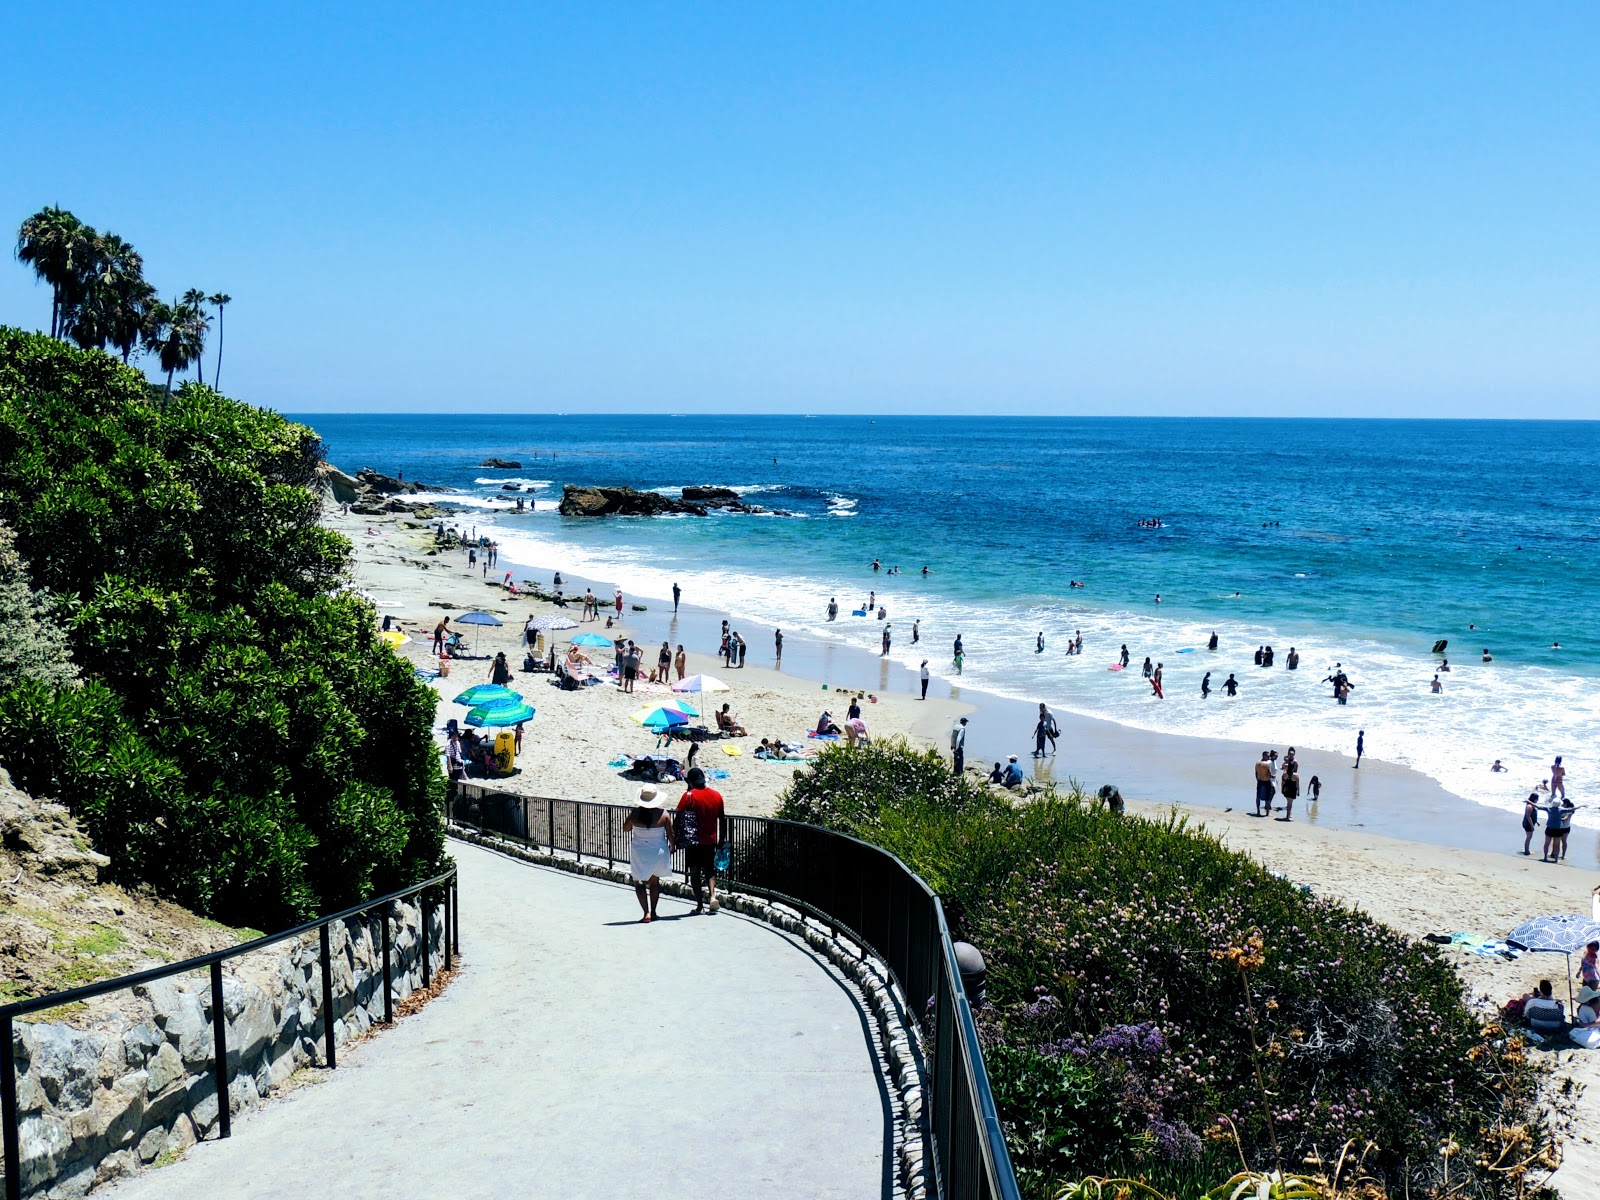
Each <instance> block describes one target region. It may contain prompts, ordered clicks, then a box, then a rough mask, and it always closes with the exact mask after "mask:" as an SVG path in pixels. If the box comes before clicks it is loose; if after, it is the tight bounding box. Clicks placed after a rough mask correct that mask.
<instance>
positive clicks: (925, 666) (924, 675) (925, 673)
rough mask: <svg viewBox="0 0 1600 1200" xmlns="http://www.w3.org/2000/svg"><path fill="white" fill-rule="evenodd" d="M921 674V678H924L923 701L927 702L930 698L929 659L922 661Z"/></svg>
mask: <svg viewBox="0 0 1600 1200" xmlns="http://www.w3.org/2000/svg"><path fill="white" fill-rule="evenodd" d="M919 674H920V675H921V678H922V699H924V700H926V699H927V698H928V660H927V659H923V660H922V670H921V671H920V672H919Z"/></svg>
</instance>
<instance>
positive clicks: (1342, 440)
mask: <svg viewBox="0 0 1600 1200" xmlns="http://www.w3.org/2000/svg"><path fill="white" fill-rule="evenodd" d="M301 419H303V420H305V421H307V423H309V424H311V425H313V426H314V427H316V428H317V429H318V430H319V431H320V432H321V434H322V436H323V438H324V439H325V441H326V443H327V453H328V457H329V458H330V460H331V461H333V462H335V463H336V464H338V465H339V466H340V467H342V468H343V469H345V470H347V471H350V472H352V473H353V472H354V471H355V470H357V469H358V468H361V467H365V466H370V467H373V468H375V469H377V470H380V471H384V472H386V473H391V474H392V473H394V472H395V471H403V472H404V474H405V477H406V478H407V479H413V480H421V481H424V482H426V483H429V484H436V485H440V486H442V487H448V488H453V489H458V490H457V491H456V492H452V493H449V494H440V496H439V497H438V498H439V499H448V500H451V501H454V502H456V503H458V504H461V505H463V506H464V512H463V514H462V516H461V518H460V520H461V522H462V523H464V524H466V525H473V526H476V527H477V529H478V530H479V531H480V532H487V533H490V535H491V536H493V537H495V538H496V539H497V540H499V541H500V542H501V543H502V546H503V550H502V553H503V555H504V557H505V558H506V559H508V560H509V561H510V562H514V563H520V564H537V565H538V566H540V567H543V568H545V569H546V570H548V569H551V568H554V569H559V570H562V571H565V572H568V573H571V574H576V575H581V576H584V577H588V578H595V579H601V580H615V581H617V582H618V583H619V584H620V585H621V586H622V587H623V588H624V590H625V591H626V592H627V593H629V594H630V595H637V596H646V597H649V596H653V597H664V596H667V595H669V594H670V592H671V586H672V583H673V582H674V581H677V582H678V583H679V584H680V585H681V586H682V587H683V589H684V598H685V600H686V601H687V602H690V603H694V604H698V605H704V606H707V607H712V608H720V609H722V610H724V611H726V612H728V613H729V614H730V615H731V617H732V619H733V621H734V624H735V627H736V628H737V625H738V621H739V620H740V619H744V620H756V621H762V622H766V623H769V624H774V625H779V626H782V627H783V629H784V630H785V632H786V633H787V634H789V635H791V636H793V635H797V634H798V635H809V636H813V637H816V638H819V639H831V640H835V641H838V642H841V643H847V644H850V645H854V646H859V647H861V648H864V649H868V650H871V651H873V652H876V651H877V650H878V648H879V638H880V634H881V628H882V627H881V625H880V623H879V622H878V621H877V620H876V619H873V618H857V617H852V616H850V615H849V614H850V612H851V610H853V609H855V608H858V607H860V606H861V604H862V602H863V601H865V600H866V599H867V598H868V595H869V593H872V592H876V596H877V599H878V602H879V603H881V604H883V605H884V606H885V607H886V608H887V609H888V620H889V622H890V624H891V627H892V633H893V638H894V641H893V647H892V657H893V658H894V659H895V660H896V661H898V662H900V663H903V664H906V665H908V666H912V667H915V666H916V665H917V664H918V663H920V661H921V660H922V659H923V658H927V659H928V660H929V666H930V669H931V670H933V671H934V672H935V673H936V674H940V675H949V674H951V673H952V670H953V666H952V661H951V645H952V641H953V639H954V637H955V636H956V635H957V634H958V633H959V634H961V635H962V637H963V640H964V645H965V649H966V661H965V669H964V674H963V679H962V683H963V684H964V685H968V686H973V687H980V688H984V689H987V690H991V691H994V692H998V693H1001V694H1004V695H1008V696H1013V697H1017V698H1021V699H1026V700H1044V701H1047V702H1049V703H1050V704H1051V705H1052V706H1053V707H1055V708H1058V709H1066V710H1070V711H1074V712H1079V713H1083V714H1087V715H1091V716H1097V717H1103V718H1107V719H1110V720H1113V721H1117V722H1121V723H1123V724H1127V725H1131V726H1137V727H1140V728H1145V729H1150V730H1158V731H1171V732H1180V733H1191V734H1200V735H1205V736H1214V737H1225V738H1236V739H1241V740H1244V741H1249V742H1258V743H1261V744H1276V745H1296V746H1301V747H1305V746H1312V747H1316V748H1319V749H1324V750H1334V751H1343V752H1347V753H1348V752H1350V751H1351V750H1352V748H1353V746H1354V743H1355V738H1356V733H1357V730H1365V732H1366V740H1367V750H1368V753H1369V754H1371V755H1373V756H1374V757H1377V758H1380V759H1385V760H1388V761H1392V762H1398V763H1402V764H1405V765H1407V766H1411V767H1413V768H1415V769H1417V770H1419V771H1421V772H1423V773H1425V774H1427V775H1429V776H1431V777H1433V778H1435V779H1437V780H1438V781H1439V782H1440V783H1441V784H1443V785H1444V786H1445V787H1446V788H1447V789H1448V790H1450V791H1452V792H1454V793H1456V794H1458V795H1460V796H1463V797H1465V798H1467V799H1470V800H1474V801H1477V802H1479V803H1482V804H1486V805H1491V806H1494V807H1496V808H1501V809H1505V810H1507V811H1514V810H1517V809H1518V808H1519V807H1520V801H1521V797H1522V796H1524V795H1526V793H1527V790H1528V788H1529V786H1530V785H1531V784H1533V783H1535V782H1537V781H1538V780H1539V779H1542V778H1544V777H1545V775H1546V774H1547V767H1548V764H1549V763H1550V761H1551V759H1552V757H1553V756H1554V755H1556V754H1563V755H1565V756H1566V758H1567V763H1568V766H1569V769H1570V770H1571V772H1572V775H1571V779H1570V783H1571V790H1572V792H1573V795H1574V798H1575V799H1577V800H1578V801H1579V802H1580V803H1582V802H1583V800H1584V798H1585V796H1587V795H1590V794H1592V792H1591V788H1590V781H1591V780H1593V779H1594V778H1595V777H1596V776H1595V772H1596V770H1597V765H1596V762H1595V754H1596V747H1597V743H1600V686H1597V685H1600V632H1597V631H1596V628H1595V613H1596V610H1597V607H1600V606H1597V603H1596V594H1597V586H1600V482H1597V481H1600V423H1560V422H1529V421H1498V422H1467V421H1462V422H1423V421H1327V420H1317V421H1310V420H1306V421H1302V420H1281V421H1278V420H1169V419H1137V418H1130V419H1090V418H1083V419H1080V418H1059V419H1054V418H1039V419H1026V418H994V419H991V418H984V417H960V418H905V417H897V418H890V417H880V418H877V419H870V418H866V417H861V418H839V417H817V418H809V417H787V416H784V417H777V416H773V417H761V416H755V417H748V416H737V417H732V416H715V417H705V416H681V417H680V416H667V415H663V416H494V417H477V416H467V417H457V416H411V415H404V416H372V415H360V416H345V415H325V414H323V415H316V416H310V417H303V418H301ZM489 456H495V457H500V458H505V459H512V460H517V461H520V462H521V463H522V466H521V468H519V469H518V470H515V471H497V470H490V469H486V468H484V467H482V466H480V465H479V464H480V463H481V462H482V460H483V459H484V458H486V457H489ZM567 483H579V484H628V485H631V486H634V487H638V488H653V489H658V490H661V491H663V492H665V493H668V494H673V493H675V492H676V491H677V490H678V489H680V488H682V487H683V486H685V485H691V484H700V485H708V484H709V485H722V486H728V487H733V488H736V489H738V490H739V491H740V492H741V493H743V494H744V495H745V497H746V498H747V499H748V500H750V501H752V502H753V503H758V504H762V505H767V506H770V507H773V508H782V509H785V510H787V511H789V512H791V513H793V514H795V515H794V516H792V517H779V516H752V515H734V514H718V515H713V516H710V517H707V518H703V519H702V518H696V517H665V518H654V519H649V518H632V519H617V518H607V519H601V520H594V519H584V518H570V519H569V518H563V517H561V516H560V515H559V514H557V513H556V512H555V511H554V510H555V506H556V502H557V500H558V499H559V497H560V494H561V487H562V485H563V484H567ZM507 485H510V486H513V487H516V488H518V489H522V490H520V491H518V492H516V493H512V492H507V491H505V490H504V488H505V487H506V486H507ZM512 495H520V496H522V497H523V499H524V500H525V501H530V502H531V503H530V504H529V510H528V511H526V512H524V513H521V514H517V513H515V512H512V511H509V509H510V502H509V501H508V500H507V499H506V498H507V497H510V496H512ZM1148 518H1160V520H1161V522H1162V523H1161V526H1160V527H1159V528H1142V527H1141V526H1140V524H1139V522H1140V520H1141V519H1148ZM874 559H878V560H880V561H881V563H882V564H883V566H884V567H885V568H888V567H891V566H899V567H900V568H901V572H902V573H901V574H888V573H886V571H884V572H879V573H876V574H875V573H874V572H873V571H872V569H871V565H870V564H871V563H872V561H873V560H874ZM924 566H927V567H928V568H929V574H927V575H926V576H924V575H923V574H922V573H921V571H922V568H923V567H924ZM1073 580H1076V581H1080V582H1082V583H1084V584H1086V585H1087V586H1085V587H1083V588H1072V587H1070V586H1069V581H1073ZM544 582H548V578H545V579H544ZM1157 594H1159V595H1160V597H1161V601H1160V603H1159V604H1158V603H1156V600H1155V597H1156V596H1157ZM830 597H837V598H838V601H839V605H840V609H841V616H840V619H839V620H838V621H836V622H832V623H830V622H828V621H827V620H826V619H825V608H826V605H827V603H828V600H829V598H830ZM913 620H917V621H920V632H921V641H920V643H919V644H917V645H913V644H912V642H911V632H912V622H913ZM1077 630H1081V631H1082V633H1083V639H1084V653H1083V655H1082V657H1067V656H1066V655H1065V653H1064V651H1065V647H1066V643H1067V639H1068V638H1069V637H1070V636H1071V635H1072V634H1073V633H1074V631H1077ZM1213 630H1215V631H1216V633H1217V635H1218V638H1219V642H1220V645H1219V649H1218V651H1217V652H1215V653H1210V652H1208V651H1207V650H1206V649H1205V647H1206V643H1207V640H1208V638H1209V637H1210V634H1211V632H1212V631H1213ZM1040 632H1042V633H1043V634H1044V637H1045V650H1044V652H1043V653H1037V652H1036V649H1035V646H1036V636H1037V634H1039V633H1040ZM1440 639H1447V640H1448V643H1449V645H1448V648H1447V650H1446V651H1445V654H1444V655H1443V656H1440V655H1435V654H1432V653H1430V650H1431V647H1432V646H1433V644H1434V643H1435V642H1436V641H1437V640H1440ZM1557 643H1559V647H1560V648H1559V649H1557V648H1555V647H1556V645H1557ZM1123 644H1126V645H1127V647H1128V651H1129V653H1130V655H1131V656H1132V662H1133V666H1132V668H1131V669H1130V670H1128V671H1126V672H1113V671H1110V670H1108V667H1109V666H1110V664H1112V663H1113V662H1114V661H1116V659H1117V656H1118V653H1119V648H1120V647H1121V646H1122V645H1123ZM1265 644H1270V645H1271V646H1272V647H1273V648H1274V649H1275V650H1276V652H1277V665H1276V666H1275V667H1274V668H1272V669H1271V670H1263V669H1260V668H1257V667H1256V666H1254V664H1253V655H1254V651H1255V649H1256V647H1257V646H1259V645H1265ZM1291 646H1293V647H1295V648H1297V649H1298V651H1299V653H1300V658H1301V666H1300V669H1299V670H1298V671H1296V672H1290V671H1287V670H1285V669H1284V666H1283V662H1284V658H1285V656H1286V655H1287V653H1288V650H1289V648H1290V647H1291ZM707 649H709V648H707ZM1485 649H1488V650H1490V651H1491V652H1492V654H1493V656H1494V661H1493V662H1491V663H1484V662H1482V661H1481V656H1482V653H1483V651H1484V650H1485ZM1146 655H1149V656H1151V657H1152V658H1153V659H1155V660H1157V661H1159V662H1161V663H1162V664H1164V671H1163V675H1164V680H1165V689H1164V690H1165V694H1166V698H1165V699H1164V700H1158V699H1156V698H1155V697H1154V696H1153V694H1152V692H1151V689H1150V687H1149V686H1148V684H1147V683H1146V682H1145V681H1144V680H1143V679H1142V678H1140V675H1139V671H1138V667H1139V664H1140V663H1141V662H1142V660H1143V659H1144V657H1145V656H1146ZM1441 657H1443V658H1447V659H1448V660H1449V664H1450V668H1451V670H1450V671H1449V672H1448V673H1446V674H1443V675H1442V676H1441V679H1442V680H1443V682H1444V691H1443V693H1442V694H1437V695H1436V694H1433V693H1432V692H1431V690H1430V686H1429V685H1430V681H1431V680H1432V678H1433V676H1434V672H1435V670H1436V669H1437V668H1438V667H1439V665H1440V659H1441ZM1336 663H1342V664H1343V667H1344V669H1345V671H1346V672H1347V673H1348V675H1349V676H1350V677H1351V679H1352V681H1353V682H1354V683H1355V685H1356V686H1355V691H1354V692H1353V694H1352V696H1351V701H1350V704H1349V705H1348V706H1343V707H1341V706H1339V705H1337V704H1336V703H1335V702H1334V700H1333V698H1332V695H1331V689H1330V688H1329V686H1328V685H1326V684H1323V683H1321V682H1320V681H1321V680H1322V679H1323V678H1324V677H1326V676H1327V675H1328V674H1329V672H1330V670H1331V669H1332V668H1333V667H1334V665H1335V664H1336ZM1207 671H1209V672H1210V673H1211V677H1212V678H1211V681H1212V686H1213V688H1214V689H1219V688H1220V685H1221V683H1222V681H1223V680H1224V679H1226V678H1227V676H1228V674H1229V673H1230V672H1232V673H1234V674H1235V675H1236V677H1237V678H1238V680H1239V681H1240V685H1241V686H1240V690H1239V695H1238V697H1237V698H1236V699H1232V700H1229V699H1227V698H1225V697H1223V696H1222V695H1221V694H1220V692H1219V691H1214V692H1213V695H1212V696H1211V698H1210V699H1202V698H1201V696H1200V682H1201V678H1202V676H1203V675H1204V674H1205V673H1206V672H1207ZM1495 758H1499V759H1501V760H1503V762H1504V763H1505V765H1506V766H1507V767H1508V768H1509V769H1508V771H1507V772H1506V773H1504V774H1492V773H1490V771H1489V769H1488V768H1489V764H1490V762H1491V761H1492V760H1493V759H1495ZM1597 813H1600V810H1595V811H1591V812H1585V811H1580V813H1579V818H1578V820H1579V823H1580V824H1591V825H1600V815H1597Z"/></svg>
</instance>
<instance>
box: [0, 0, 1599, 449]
mask: <svg viewBox="0 0 1600 1200" xmlns="http://www.w3.org/2000/svg"><path fill="white" fill-rule="evenodd" d="M338 7H339V9H340V10H336V6H310V5H305V6H297V8H295V9H291V8H289V7H279V6H274V5H271V4H264V3H263V4H254V5H216V4H213V5H208V6H204V7H198V6H197V7H193V8H189V7H186V6H174V7H170V8H169V9H166V10H152V9H150V8H149V7H148V6H142V7H129V6H126V5H111V4H105V5H90V4H71V3H63V4H52V5H27V6H14V7H13V8H12V10H10V11H9V13H8V17H7V23H8V29H7V42H8V43H9V45H8V53H7V56H6V57H7V69H6V70H5V71H4V72H0V106H3V107H0V111H3V113H4V114H5V120H4V122H3V133H0V138H3V161H4V163H5V166H4V168H3V169H0V217H3V218H4V220H6V221H7V222H9V223H10V224H11V226H12V227H14V226H15V224H16V223H17V222H19V221H20V220H21V219H22V217H24V216H25V215H27V214H28V213H29V212H31V211H33V210H34V209H36V208H37V207H39V206H40V205H43V204H47V203H60V204H62V205H64V206H65V207H68V208H70V209H72V210H73V211H75V212H76V213H77V214H78V215H79V216H80V217H81V218H82V219H84V220H85V221H87V222H89V223H90V224H93V225H95V226H97V227H99V228H102V229H106V228H109V229H111V230H114V231H115V232H117V233H119V234H121V235H122V236H124V237H126V238H127V239H129V240H130V241H132V242H133V243H134V245H135V246H137V247H138V248H139V249H140V250H141V251H142V252H143V253H144V255H145V260H146V270H147V274H148V275H149V276H150V277H151V278H152V280H153V281H154V282H155V283H156V284H157V285H158V286H159V287H160V288H161V289H162V290H163V291H165V292H177V291H181V290H182V289H184V288H187V287H190V286H196V287H200V288H203V289H205V290H206V291H208V292H209V291H215V290H224V291H227V292H229V293H231V294H232V295H233V297H234V303H233V305H232V306H231V307H230V308H229V309H228V315H227V323H228V328H227V339H228V340H227V347H226V351H225V360H224V366H223V380H222V382H223V384H224V388H225V390H227V391H228V392H230V393H232V394H235V395H239V396H241V397H242V398H245V399H248V400H251V401H253V402H255V403H259V404H266V405H271V406H273V407H277V408H282V409H286V410H289V411H296V412H308V411H317V410H324V411H325V410H341V411H350V410H373V411H397V410H429V411H456V410H459V411H490V410H495V409H509V410H518V411H558V412H560V411H577V410H616V411H655V410H659V409H666V410H671V411H675V412H685V411H696V410H705V411H740V412H771V411H794V412H828V411H841V410H848V411H857V412H939V413H973V414H992V413H1003V412H1017V413H1128V414H1145V413H1160V414H1219V415H1230V414H1239V415H1257V414H1282V415H1302V416H1303V415H1368V414H1370V415H1382V416H1392V415H1412V416H1541V417H1592V416H1594V415H1596V414H1597V413H1600V406H1597V404H1596V394H1597V380H1600V370H1597V368H1600V269H1597V268H1600V136H1597V134H1600V129H1597V125H1600V104H1597V103H1596V102H1595V93H1594V80H1595V78H1596V64H1597V61H1600V56H1597V50H1600V25H1597V23H1596V22H1595V20H1594V12H1593V9H1592V8H1588V7H1583V6H1578V5H1572V6H1532V7H1526V6H1523V7H1518V6H1504V5H1499V6H1496V5H1488V4H1481V5H1480V4H1405V5H1378V4H1374V5H1360V4H1350V5H1343V6H1337V11H1335V6H1312V5H1274V6H1268V5H1188V4H1185V5H1177V4H1175V5H1171V6H1162V5H1156V4H1150V5H1143V6H1132V5H1104V6H1088V5H1070V4H1055V5H1041V6H1038V7H1013V6H1000V5H995V4H985V5H971V6H960V7H958V6H949V5H915V6H913V5H905V6H884V5H879V6H870V7H865V6H861V5H858V4H838V5H834V4H821V3H813V4H808V5H784V6H773V5H751V4H728V5H721V6H719V5H694V6H690V5H653V4H652V5H642V4H641V5H629V6H609V5H584V6H577V5H564V6H560V7H549V8H544V7H540V6H536V5H495V4H478V5H473V6H443V5H429V6H409V5H386V6H382V7H381V8H380V7H376V6H338ZM48 308H49V300H48V295H47V293H46V292H45V290H44V289H43V288H42V287H38V286H36V285H35V284H34V283H33V281H32V279H31V276H30V275H29V274H28V272H26V271H25V270H24V269H23V268H22V267H21V266H20V265H18V264H16V263H15V262H10V263H9V264H4V265H0V322H4V323H9V324H19V325H24V326H29V327H37V326H38V325H40V324H41V323H46V322H48Z"/></svg>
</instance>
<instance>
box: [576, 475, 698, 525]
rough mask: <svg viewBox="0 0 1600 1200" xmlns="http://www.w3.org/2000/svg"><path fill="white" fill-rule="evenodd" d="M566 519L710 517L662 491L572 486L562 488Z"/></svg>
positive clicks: (696, 507)
mask: <svg viewBox="0 0 1600 1200" xmlns="http://www.w3.org/2000/svg"><path fill="white" fill-rule="evenodd" d="M556 511H558V512H559V513H560V514H561V515H562V516H564V517H610V516H620V517H656V516H661V515H662V514H664V513H690V514H692V515H694V516H697V517H703V516H705V515H706V508H705V505H703V504H691V503H689V502H688V501H685V500H674V499H673V498H672V497H671V496H663V495H661V494H660V493H659V492H641V491H637V490H635V489H634V488H630V487H579V486H578V485H577V484H573V483H569V484H567V485H566V486H565V487H563V488H562V489H561V504H560V505H559V506H558V508H557V510H556Z"/></svg>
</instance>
